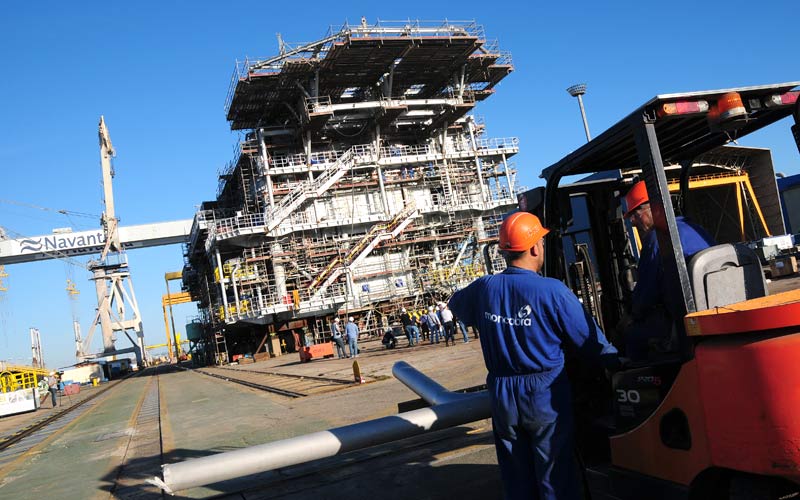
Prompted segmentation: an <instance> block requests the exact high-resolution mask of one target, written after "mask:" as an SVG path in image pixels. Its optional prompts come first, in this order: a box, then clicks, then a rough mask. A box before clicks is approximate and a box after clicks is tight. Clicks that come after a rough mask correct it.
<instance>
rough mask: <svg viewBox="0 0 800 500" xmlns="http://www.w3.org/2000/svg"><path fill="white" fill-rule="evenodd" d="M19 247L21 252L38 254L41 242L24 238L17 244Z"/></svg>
mask: <svg viewBox="0 0 800 500" xmlns="http://www.w3.org/2000/svg"><path fill="white" fill-rule="evenodd" d="M19 244H20V247H19V249H20V250H21V251H23V252H38V251H39V250H41V249H42V240H41V239H38V240H33V239H30V238H25V239H24V240H22V241H20V242H19Z"/></svg>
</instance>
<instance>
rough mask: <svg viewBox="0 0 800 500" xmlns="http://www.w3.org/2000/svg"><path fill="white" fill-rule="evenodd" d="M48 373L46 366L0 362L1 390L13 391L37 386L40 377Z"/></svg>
mask: <svg viewBox="0 0 800 500" xmlns="http://www.w3.org/2000/svg"><path fill="white" fill-rule="evenodd" d="M47 374H48V372H47V370H46V369H44V368H33V367H31V366H23V365H9V364H5V363H2V362H0V392H13V391H17V390H19V389H31V388H33V387H36V383H37V382H38V380H39V378H41V377H46V376H47Z"/></svg>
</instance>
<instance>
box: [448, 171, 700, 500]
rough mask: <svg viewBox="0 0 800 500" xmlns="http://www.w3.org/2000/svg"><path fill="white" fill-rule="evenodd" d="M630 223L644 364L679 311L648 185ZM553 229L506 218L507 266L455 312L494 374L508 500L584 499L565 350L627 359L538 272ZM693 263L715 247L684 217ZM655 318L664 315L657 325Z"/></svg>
mask: <svg viewBox="0 0 800 500" xmlns="http://www.w3.org/2000/svg"><path fill="white" fill-rule="evenodd" d="M625 200H626V210H627V211H626V213H625V217H626V218H628V219H629V220H630V221H631V223H632V224H633V225H634V226H635V227H636V228H637V230H638V231H639V234H640V236H641V238H642V241H643V245H642V249H641V259H640V262H639V279H638V281H637V284H636V286H635V288H634V290H633V304H632V310H631V320H630V321H629V322H628V324H627V325H626V326H627V327H628V331H627V332H626V341H625V344H626V346H625V348H626V355H627V356H628V357H634V358H635V357H641V356H643V355H646V349H647V346H648V345H649V343H650V341H651V340H659V339H665V338H668V336H669V332H670V330H671V328H672V326H671V325H668V324H667V321H668V320H669V316H670V315H673V317H675V316H674V315H675V314H676V312H675V311H676V309H675V304H677V297H673V296H671V297H668V296H667V295H668V294H670V293H672V292H673V291H674V290H673V289H672V288H671V286H672V285H671V283H673V282H674V281H675V280H674V278H672V277H669V276H664V270H663V269H662V267H661V263H660V257H659V249H658V240H657V238H656V234H655V233H656V232H655V231H654V230H653V229H654V223H653V214H652V212H651V210H650V203H649V198H648V196H647V189H646V187H645V184H644V182H639V183H637V184H635V185H634V186H633V187H632V189H631V190H630V191H629V192H628V194H627V196H626V197H625ZM548 232H549V230H548V229H547V228H545V227H543V226H542V224H541V221H540V220H539V218H538V217H536V216H535V215H533V214H530V213H527V212H517V213H514V214H512V215H511V216H509V217H508V218H506V219H505V220H504V221H503V223H502V225H501V227H500V234H499V249H500V251H501V252H502V254H503V257H504V259H505V261H506V265H507V267H506V269H505V270H504V271H503V272H502V273H500V274H495V275H488V276H484V277H481V278H478V279H477V280H475V281H474V282H472V283H471V284H470V285H468V286H467V287H466V288H464V289H461V290H459V291H457V292H456V293H455V294H454V295H453V296H452V298H451V299H450V301H449V307H450V309H451V310H452V311H453V312H454V313H455V315H456V316H458V317H459V318H461V319H462V320H463V321H464V323H466V324H467V325H470V326H472V327H473V328H477V330H478V331H480V333H481V349H482V351H483V358H484V362H485V363H486V368H487V370H488V375H487V379H486V385H487V389H488V392H489V398H490V401H491V408H492V426H493V432H494V439H495V447H496V451H497V461H498V464H499V466H500V473H501V477H502V480H503V484H504V490H505V498H508V499H523V498H526V499H528V498H530V499H551V500H555V499H558V500H571V499H577V498H580V497H581V491H580V490H581V486H580V485H581V481H580V476H579V471H578V465H577V462H576V460H575V457H574V446H575V443H574V430H573V409H572V396H571V390H570V384H569V381H568V379H567V375H566V372H565V370H564V347H565V346H564V344H565V343H569V344H572V346H573V347H574V348H575V351H576V352H577V353H578V355H579V356H580V357H581V358H582V359H583V360H585V361H587V362H590V363H595V364H597V365H599V366H602V367H604V368H606V369H608V370H611V371H613V370H617V369H619V368H620V366H621V364H622V361H621V358H620V356H619V353H618V351H617V349H616V348H615V347H614V346H613V345H611V343H610V342H609V341H608V340H607V339H606V336H605V335H604V334H603V332H602V331H601V330H600V327H599V326H598V325H597V323H596V322H595V320H594V318H593V317H592V316H591V315H589V314H588V313H586V312H585V311H584V309H583V307H582V305H581V303H580V301H579V300H578V298H577V297H576V296H575V295H574V294H573V293H572V291H571V290H570V289H569V288H567V286H566V285H564V283H562V282H561V281H558V280H556V279H552V278H546V277H543V276H541V275H540V274H539V272H540V271H541V269H542V266H543V264H544V249H545V245H544V238H545V236H546V235H547V234H548ZM678 232H679V234H680V238H681V244H682V246H683V249H684V256H685V257H686V258H687V260H688V259H689V258H690V257H691V256H692V255H693V254H694V253H696V252H698V251H700V250H702V249H703V248H706V247H708V246H710V245H712V244H713V240H712V239H711V237H710V236H708V234H707V233H706V232H705V231H703V230H702V228H700V227H699V226H696V225H694V224H692V223H690V222H688V221H686V220H685V219H683V218H678ZM654 312H661V313H663V314H660V315H657V318H656V319H655V320H653V319H652V317H653V313H654Z"/></svg>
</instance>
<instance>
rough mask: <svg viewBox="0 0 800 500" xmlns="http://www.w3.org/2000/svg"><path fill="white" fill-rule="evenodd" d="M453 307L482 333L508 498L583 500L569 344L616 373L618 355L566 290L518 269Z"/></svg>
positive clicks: (461, 294) (488, 280)
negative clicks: (568, 367)
mask: <svg viewBox="0 0 800 500" xmlns="http://www.w3.org/2000/svg"><path fill="white" fill-rule="evenodd" d="M449 307H450V309H452V310H453V312H454V313H455V314H456V316H458V317H459V318H461V319H462V320H463V321H464V322H465V323H466V324H467V325H471V326H473V327H477V328H478V330H480V332H481V349H482V350H483V359H484V361H485V363H486V368H487V369H488V371H489V375H488V376H487V378H486V384H487V387H488V389H489V396H490V399H491V403H492V426H493V429H494V438H495V447H496V449H497V461H498V464H499V465H500V473H501V475H502V478H503V484H504V486H505V498H507V499H518V498H520V499H521V498H526V499H531V498H532V499H541V500H545V499H551V500H556V499H557V500H571V499H577V498H578V496H579V491H580V488H579V477H578V475H577V466H576V462H575V460H574V454H573V449H574V438H573V417H572V398H571V393H570V386H569V381H568V380H567V376H566V373H565V372H564V370H563V368H564V351H563V349H562V343H563V342H564V341H568V342H570V343H572V344H574V345H575V347H577V349H578V352H579V353H580V354H581V355H582V356H584V357H588V358H594V359H597V360H601V361H604V362H606V363H607V364H608V365H609V366H615V365H616V364H617V363H618V358H617V351H616V349H615V348H614V347H613V346H612V345H611V344H609V343H608V341H607V340H606V338H605V335H603V332H601V331H600V328H599V327H598V326H597V323H595V321H594V320H593V319H592V318H591V317H590V316H587V315H586V314H585V313H584V311H583V308H582V306H581V304H580V302H579V301H578V299H577V297H575V295H574V294H573V293H572V292H571V291H570V290H569V289H568V288H567V287H566V286H564V284H563V283H561V282H560V281H557V280H554V279H551V278H544V277H542V276H540V275H539V274H537V273H535V272H533V271H528V270H525V269H521V268H518V267H509V268H507V269H506V270H505V271H503V272H502V273H501V274H496V275H493V276H484V277H482V278H480V279H478V280H476V281H474V282H473V283H472V284H470V285H469V286H468V287H467V288H465V289H463V290H460V291H458V292H456V293H455V294H454V295H453V297H452V298H451V299H450V303H449Z"/></svg>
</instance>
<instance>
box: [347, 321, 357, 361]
mask: <svg viewBox="0 0 800 500" xmlns="http://www.w3.org/2000/svg"><path fill="white" fill-rule="evenodd" d="M344 333H345V335H346V336H347V347H348V348H349V349H350V357H351V358H357V357H358V326H357V325H356V320H355V318H353V317H352V316H350V317H349V318H347V324H346V325H344Z"/></svg>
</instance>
